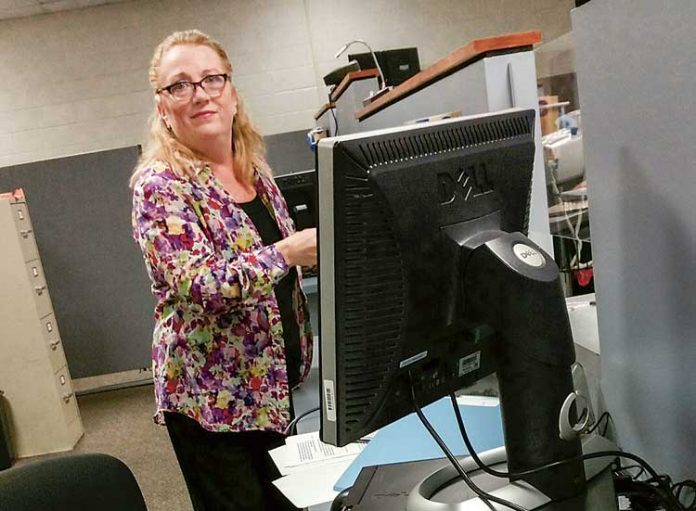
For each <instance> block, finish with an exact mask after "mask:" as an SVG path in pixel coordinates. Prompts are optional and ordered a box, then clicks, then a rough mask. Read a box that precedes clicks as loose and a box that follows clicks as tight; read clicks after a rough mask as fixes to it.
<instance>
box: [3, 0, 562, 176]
mask: <svg viewBox="0 0 696 511" xmlns="http://www.w3.org/2000/svg"><path fill="white" fill-rule="evenodd" d="M572 6H573V1H572V0H399V1H396V0H370V1H367V0H355V1H347V0H253V1H250V0H198V1H194V0H169V1H161V0H137V1H134V2H125V3H119V4H111V5H104V6H99V7H93V8H88V9H83V10H76V11H66V12H59V13H55V14H47V15H41V16H33V17H28V18H19V19H13V20H5V21H0V69H1V70H2V82H1V83H0V167H3V166H8V165H13V164H19V163H25V162H29V161H38V160H44V159H48V158H54V157H60V156H67V155H71V154H77V153H83V152H90V151H97V150H103V149H111V148H116V147H123V146H129V145H134V144H138V143H141V142H142V141H143V137H144V128H145V123H146V120H147V117H148V116H149V114H150V112H151V110H152V93H151V92H150V89H149V84H148V82H147V67H148V64H149V60H150V57H151V55H152V51H153V49H154V47H155V46H156V45H157V43H159V41H161V40H162V39H163V38H164V37H165V36H166V35H168V34H169V33H171V32H172V31H174V30H181V29H186V28H198V29H200V30H202V31H204V32H207V33H209V34H210V35H212V36H213V37H215V38H217V39H219V40H220V41H221V42H222V43H223V45H224V46H225V47H226V48H227V49H228V51H229V54H230V58H231V60H232V64H233V66H234V74H235V78H234V79H235V82H236V83H237V85H238V87H239V89H240V91H241V93H242V95H243V97H244V98H245V100H246V102H247V106H248V109H249V111H250V113H251V115H252V118H253V119H254V120H255V122H256V124H257V125H258V127H259V128H260V129H261V131H262V133H263V134H264V135H271V134H276V133H282V132H287V131H295V130H303V129H307V128H310V127H311V126H312V125H313V114H314V113H315V112H316V111H317V109H318V108H319V107H320V106H321V105H322V104H323V103H324V102H325V99H324V98H326V93H327V90H326V88H325V87H324V86H323V82H322V80H321V77H322V76H323V75H324V74H326V73H327V72H328V71H330V70H331V69H333V68H334V67H337V66H338V65H339V64H341V63H345V57H343V58H342V59H341V61H340V62H339V61H336V60H334V58H333V55H334V54H335V52H336V51H337V50H338V48H340V47H341V46H342V45H343V44H344V43H345V42H347V41H348V40H350V39H354V38H360V39H365V40H366V41H368V42H369V43H370V44H371V45H372V46H373V48H374V49H388V48H397V47H404V46H417V47H418V50H419V53H420V59H421V66H422V67H425V66H427V65H429V64H431V63H432V62H434V61H435V60H437V59H438V58H440V57H442V56H444V55H446V54H447V53H448V52H450V51H452V50H453V49H455V48H457V47H459V46H461V45H463V44H466V43H467V42H468V41H469V40H471V39H473V38H478V37H486V36H491V35H498V34H501V33H506V32H514V31H522V30H531V29H538V30H541V31H542V33H543V35H544V39H545V40H550V39H553V38H555V37H557V36H558V35H560V34H563V33H565V32H567V31H568V30H570V16H569V10H570V9H571V8H572ZM355 51H362V50H361V49H360V47H359V46H356V47H355Z"/></svg>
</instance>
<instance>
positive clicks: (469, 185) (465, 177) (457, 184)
mask: <svg viewBox="0 0 696 511" xmlns="http://www.w3.org/2000/svg"><path fill="white" fill-rule="evenodd" d="M456 176H457V178H456V179H455V178H454V177H453V176H452V175H451V174H450V173H447V172H441V173H439V174H438V175H437V184H438V197H439V199H440V204H441V205H442V206H445V205H447V204H452V203H453V202H454V201H455V199H457V197H459V198H461V199H463V200H464V201H468V200H469V199H472V198H475V197H478V196H479V195H484V194H487V193H490V192H492V191H493V187H492V186H491V183H490V182H489V181H488V176H487V173H486V164H485V163H479V164H477V165H470V166H468V167H467V168H466V169H463V170H459V171H458V172H457V174H456Z"/></svg>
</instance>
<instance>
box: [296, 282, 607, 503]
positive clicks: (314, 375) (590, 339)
mask: <svg viewBox="0 0 696 511" xmlns="http://www.w3.org/2000/svg"><path fill="white" fill-rule="evenodd" d="M315 285H316V284H315ZM594 301H595V295H594V294H589V295H584V296H576V297H571V298H568V299H567V304H568V315H569V317H570V321H571V327H572V329H573V337H574V339H575V342H576V344H577V345H578V346H580V347H581V348H579V349H586V350H589V351H590V352H592V353H594V354H597V355H598V354H599V336H598V330H597V308H596V307H595V306H594V305H593V303H594ZM315 345H318V339H316V338H315ZM317 352H318V350H317V351H315V353H317ZM590 362H591V361H590ZM585 369H586V373H587V376H588V378H592V377H593V375H594V374H595V372H596V371H595V369H593V368H592V367H589V366H586V368H585ZM319 383H320V382H319V362H318V357H317V356H315V357H314V361H313V363H312V370H311V371H310V373H309V378H308V379H307V381H306V382H305V383H304V384H303V385H302V386H301V387H300V388H299V389H297V390H296V391H295V392H293V401H294V405H295V412H296V413H297V414H298V415H299V414H301V413H303V412H304V411H306V410H309V409H311V408H313V407H316V406H319ZM592 394H593V393H592V392H591V395H592ZM593 397H594V396H593ZM297 429H298V432H299V433H307V432H310V431H317V430H319V413H318V412H317V413H314V414H312V415H310V416H308V417H306V418H304V419H303V420H302V421H300V423H299V424H298V426H297ZM423 463H424V465H423V466H425V463H426V462H423ZM429 463H437V461H432V460H431V461H430V462H429ZM440 463H441V462H440ZM414 484H415V483H414ZM411 486H413V485H411ZM330 508H331V505H330V503H325V504H318V505H316V506H311V507H310V508H309V511H329V510H330ZM587 509H592V510H593V511H603V510H602V508H600V507H597V508H587ZM380 511H386V509H385V510H380ZM544 511H551V508H549V509H548V510H544Z"/></svg>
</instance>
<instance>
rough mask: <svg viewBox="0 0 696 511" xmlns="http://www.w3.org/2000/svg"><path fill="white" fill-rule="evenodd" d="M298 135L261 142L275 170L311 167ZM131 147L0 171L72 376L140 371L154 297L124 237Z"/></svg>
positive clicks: (145, 362)
mask: <svg viewBox="0 0 696 511" xmlns="http://www.w3.org/2000/svg"><path fill="white" fill-rule="evenodd" d="M305 133H306V132H305V131H295V132H289V133H281V134H277V135H271V136H268V137H266V138H265V142H266V146H267V150H268V153H267V156H268V160H269V164H270V165H271V167H272V168H273V170H274V172H275V173H276V174H285V173H289V172H296V171H302V170H307V169H311V168H314V154H313V153H312V151H311V149H310V148H309V146H308V145H307V142H306V138H305ZM138 154H139V148H138V147H129V148H124V149H115V150H110V151H102V152H96V153H89V154H82V155H78V156H71V157H68V158H60V159H55V160H48V161H42V162H35V163H28V164H24V165H17V166H13V167H5V168H2V169H0V191H10V190H12V189H14V188H20V187H21V188H24V191H25V193H26V195H27V202H28V204H29V211H30V214H31V218H32V221H33V224H34V231H35V235H36V241H37V243H38V246H39V253H40V254H41V260H42V262H43V266H44V271H45V273H46V279H47V282H48V288H49V292H50V295H51V299H52V301H53V307H54V309H55V313H56V317H57V320H58V325H59V328H60V332H61V337H62V340H63V345H64V348H65V355H66V358H67V360H68V364H69V367H70V372H71V375H72V377H73V378H83V377H87V376H97V375H102V374H110V373H116V372H121V371H128V370H132V369H141V368H147V367H150V344H151V339H152V328H153V321H152V313H153V307H154V299H153V298H152V295H151V293H150V281H149V279H148V277H147V274H146V272H145V265H144V264H143V260H142V256H141V253H140V250H139V248H138V246H137V245H136V244H135V241H133V239H132V237H131V216H130V215H131V192H130V190H129V188H128V179H129V177H130V174H131V172H132V170H133V166H134V165H135V162H136V160H137V158H138Z"/></svg>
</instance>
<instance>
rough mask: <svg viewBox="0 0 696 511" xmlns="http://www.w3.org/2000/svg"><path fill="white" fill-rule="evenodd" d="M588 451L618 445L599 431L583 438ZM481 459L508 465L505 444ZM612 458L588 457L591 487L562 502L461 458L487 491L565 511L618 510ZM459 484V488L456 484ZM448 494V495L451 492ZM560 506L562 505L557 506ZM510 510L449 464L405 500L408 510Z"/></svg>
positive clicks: (498, 465) (538, 507)
mask: <svg viewBox="0 0 696 511" xmlns="http://www.w3.org/2000/svg"><path fill="white" fill-rule="evenodd" d="M582 447H583V452H584V453H585V454H588V453H592V452H599V451H615V450H617V448H616V445H615V444H614V443H613V442H611V441H609V440H607V439H606V438H604V437H601V436H599V435H591V436H587V437H586V438H584V439H583V442H582ZM480 458H481V460H482V461H483V462H484V463H485V464H486V465H489V466H490V467H491V468H494V469H496V470H501V471H504V470H505V469H506V459H507V457H506V453H505V448H504V447H500V448H497V449H492V450H490V451H486V452H484V453H482V454H481V455H480ZM611 460H612V459H611V458H596V459H591V460H587V461H585V473H586V476H587V481H588V490H587V492H586V493H585V494H583V495H579V496H578V497H577V498H573V499H568V500H565V501H563V502H562V503H561V502H552V501H551V499H550V498H549V497H548V496H546V495H544V494H543V493H542V492H540V491H539V490H537V489H536V488H534V487H533V486H531V485H530V484H528V483H526V482H525V481H515V482H513V483H511V482H509V481H508V480H507V479H501V478H497V477H494V476H491V475H489V474H486V473H484V472H483V471H481V470H480V469H479V468H478V466H477V465H476V464H475V462H474V460H473V459H472V458H471V457H470V456H467V457H465V458H463V459H461V460H460V462H461V464H462V467H463V468H464V470H465V471H466V472H467V474H469V476H470V477H472V478H473V479H474V481H475V483H476V484H477V485H478V486H480V487H482V488H483V489H484V490H485V491H487V492H488V493H490V494H492V495H495V496H496V497H499V498H502V499H505V500H507V501H510V502H514V503H515V504H518V505H520V506H521V507H523V508H524V509H527V510H529V511H532V510H544V511H547V510H548V511H551V510H555V509H563V510H564V511H571V510H577V511H584V510H592V511H603V510H612V511H614V510H616V509H617V507H616V498H615V496H614V491H613V483H612V479H611V471H610V470H607V468H608V466H609V465H610V463H611ZM455 487H456V488H455ZM462 492H464V495H465V496H464V498H463V499H462V498H461V497H459V499H460V500H459V501H454V502H453V501H452V500H451V499H452V496H453V495H460V496H461V494H462ZM448 494H449V495H448ZM558 506H560V507H558ZM491 509H494V510H501V511H502V510H508V509H509V508H507V507H506V506H503V505H501V504H495V503H491V505H490V506H489V505H488V504H486V503H484V502H483V501H482V500H481V499H479V498H478V497H477V496H476V495H475V494H474V493H473V492H472V491H471V490H470V489H469V488H468V487H465V485H464V483H463V482H462V481H461V480H460V477H459V474H458V473H457V471H456V470H455V469H454V467H453V466H452V465H450V464H447V465H446V466H444V467H442V468H440V469H438V470H436V471H435V472H433V473H431V474H430V475H428V476H427V477H425V478H424V479H422V480H421V481H420V482H419V483H417V484H416V485H415V487H414V488H413V489H412V490H411V492H410V494H409V496H408V500H407V503H406V510H407V511H479V510H480V511H491Z"/></svg>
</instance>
